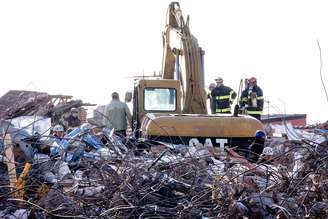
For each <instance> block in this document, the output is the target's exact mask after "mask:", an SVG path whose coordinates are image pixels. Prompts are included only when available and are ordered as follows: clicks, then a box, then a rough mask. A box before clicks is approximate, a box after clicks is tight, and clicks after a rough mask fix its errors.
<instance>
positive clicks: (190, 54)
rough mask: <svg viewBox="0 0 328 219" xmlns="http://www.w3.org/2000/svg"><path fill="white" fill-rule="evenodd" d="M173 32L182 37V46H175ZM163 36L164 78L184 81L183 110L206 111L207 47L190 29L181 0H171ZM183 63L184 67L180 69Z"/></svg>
mask: <svg viewBox="0 0 328 219" xmlns="http://www.w3.org/2000/svg"><path fill="white" fill-rule="evenodd" d="M171 34H175V36H177V38H178V39H179V40H180V48H172V46H171ZM163 40H164V43H163V46H164V53H163V62H162V63H163V65H162V73H163V74H162V78H163V79H178V80H179V81H180V82H181V85H182V86H181V87H182V96H183V109H182V113H187V114H206V113H207V107H206V94H205V90H204V70H203V69H204V68H203V55H204V51H203V50H202V49H201V48H200V47H199V45H198V41H197V39H196V38H195V37H194V36H193V35H192V34H191V33H190V29H189V19H188V18H187V22H185V20H184V18H183V16H182V11H181V9H180V5H179V3H178V2H172V3H171V4H170V5H169V8H168V10H167V15H166V25H165V30H164V32H163ZM180 59H181V61H180ZM180 62H183V63H180ZM183 64H184V65H183ZM182 66H184V69H181V67H182Z"/></svg>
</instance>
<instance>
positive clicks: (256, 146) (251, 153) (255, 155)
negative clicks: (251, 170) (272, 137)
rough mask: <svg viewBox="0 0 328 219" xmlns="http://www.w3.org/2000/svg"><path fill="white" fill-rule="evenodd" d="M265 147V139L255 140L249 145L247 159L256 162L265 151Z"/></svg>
mask: <svg viewBox="0 0 328 219" xmlns="http://www.w3.org/2000/svg"><path fill="white" fill-rule="evenodd" d="M263 148H264V142H263V141H256V140H255V141H254V142H253V143H252V144H251V145H250V146H249V147H248V156H247V159H248V160H249V161H250V162H252V163H256V162H257V161H258V159H259V157H260V155H261V154H262V152H263Z"/></svg>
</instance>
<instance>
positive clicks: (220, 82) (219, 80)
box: [215, 77, 223, 86]
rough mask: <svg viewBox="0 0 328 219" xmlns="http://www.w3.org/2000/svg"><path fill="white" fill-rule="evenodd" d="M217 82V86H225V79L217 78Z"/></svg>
mask: <svg viewBox="0 0 328 219" xmlns="http://www.w3.org/2000/svg"><path fill="white" fill-rule="evenodd" d="M215 82H216V84H217V86H221V85H223V78H221V77H217V78H215Z"/></svg>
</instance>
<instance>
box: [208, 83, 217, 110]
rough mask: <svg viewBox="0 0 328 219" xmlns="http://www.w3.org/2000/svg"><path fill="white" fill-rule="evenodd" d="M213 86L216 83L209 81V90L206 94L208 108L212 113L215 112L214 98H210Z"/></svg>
mask: <svg viewBox="0 0 328 219" xmlns="http://www.w3.org/2000/svg"><path fill="white" fill-rule="evenodd" d="M215 87H216V84H215V83H211V84H210V85H209V86H208V89H209V92H208V94H207V98H208V99H210V108H211V113H212V114H215V110H216V100H215V98H212V94H211V93H212V91H213V90H214V88H215Z"/></svg>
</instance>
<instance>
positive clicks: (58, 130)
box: [52, 124, 64, 138]
mask: <svg viewBox="0 0 328 219" xmlns="http://www.w3.org/2000/svg"><path fill="white" fill-rule="evenodd" d="M52 131H53V135H54V136H56V137H58V138H62V137H64V127H63V126H62V125H59V124H58V125H55V127H54V128H53V129H52Z"/></svg>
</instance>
